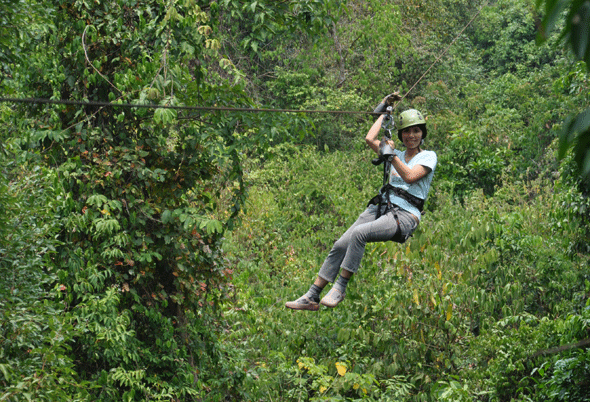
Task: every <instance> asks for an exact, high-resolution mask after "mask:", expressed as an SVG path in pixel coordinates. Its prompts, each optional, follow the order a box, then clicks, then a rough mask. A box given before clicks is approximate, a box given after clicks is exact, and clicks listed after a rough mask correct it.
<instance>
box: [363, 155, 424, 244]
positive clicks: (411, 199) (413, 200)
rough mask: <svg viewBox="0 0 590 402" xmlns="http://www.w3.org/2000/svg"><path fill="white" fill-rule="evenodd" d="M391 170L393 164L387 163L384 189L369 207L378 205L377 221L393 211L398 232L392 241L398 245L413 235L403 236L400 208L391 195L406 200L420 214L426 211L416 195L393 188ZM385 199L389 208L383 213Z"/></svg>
mask: <svg viewBox="0 0 590 402" xmlns="http://www.w3.org/2000/svg"><path fill="white" fill-rule="evenodd" d="M390 169H391V162H390V161H386V162H385V163H384V164H383V183H384V184H383V187H381V190H379V194H377V195H376V196H375V197H373V198H371V199H370V200H369V203H368V204H367V207H368V206H369V205H376V206H377V211H376V216H375V219H379V218H380V217H381V215H383V213H385V214H387V213H388V212H390V211H393V217H394V218H395V222H396V223H397V231H396V232H395V234H394V235H393V237H392V238H391V240H392V241H394V242H397V243H405V242H406V240H408V238H409V237H410V236H411V235H409V236H403V235H402V229H401V225H400V222H399V217H398V216H397V208H399V206H398V205H396V204H393V203H392V202H391V194H392V193H393V194H395V195H397V196H398V197H400V198H402V199H404V200H406V201H407V202H408V203H410V205H413V206H414V207H416V208H417V209H418V211H420V213H422V211H423V210H424V200H423V199H421V198H418V197H416V196H415V195H412V194H410V193H408V192H407V191H406V190H404V189H401V188H398V187H394V186H392V185H391V184H390V183H389V170H390ZM384 198H385V200H386V202H385V203H386V205H387V207H386V208H385V211H384V212H383V213H382V212H381V207H382V206H383V205H384V200H383V199H384ZM396 207H397V208H396Z"/></svg>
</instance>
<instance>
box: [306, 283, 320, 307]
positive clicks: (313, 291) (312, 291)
mask: <svg viewBox="0 0 590 402" xmlns="http://www.w3.org/2000/svg"><path fill="white" fill-rule="evenodd" d="M322 290H324V288H320V287H319V286H317V285H315V284H312V285H311V287H310V288H309V290H308V291H307V293H306V294H305V296H307V297H308V298H309V299H311V300H313V301H314V302H316V303H317V302H319V301H320V293H322Z"/></svg>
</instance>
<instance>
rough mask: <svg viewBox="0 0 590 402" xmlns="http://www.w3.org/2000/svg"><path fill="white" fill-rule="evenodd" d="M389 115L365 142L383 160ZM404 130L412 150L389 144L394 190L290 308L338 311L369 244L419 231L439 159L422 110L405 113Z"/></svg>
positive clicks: (388, 189) (338, 245)
mask: <svg viewBox="0 0 590 402" xmlns="http://www.w3.org/2000/svg"><path fill="white" fill-rule="evenodd" d="M386 99H387V98H386ZM384 104H385V99H384V101H383V102H382V103H381V104H380V105H379V106H378V107H377V109H376V110H379V112H383V111H384V110H383V109H384V107H383V105H384ZM385 116H386V115H385V114H382V115H381V116H380V117H379V118H378V119H377V121H376V122H375V123H374V124H373V126H372V127H371V129H370V130H369V132H368V133H367V136H366V138H365V140H366V142H367V144H368V145H369V147H370V148H371V149H372V150H373V151H375V152H376V153H377V154H378V155H380V156H381V152H380V149H381V148H382V147H381V146H380V145H382V144H381V142H380V141H379V140H378V139H377V136H378V134H379V131H380V129H381V125H382V122H383V119H384V118H385ZM398 126H399V129H398V138H399V140H400V141H401V143H402V144H403V145H404V146H405V147H406V149H405V150H404V151H400V150H398V149H395V144H394V142H393V141H392V140H391V141H388V142H387V144H388V145H389V146H390V147H391V148H392V150H393V156H391V157H389V164H390V166H391V168H390V170H389V183H388V185H385V186H384V187H383V188H382V189H381V191H380V194H379V195H378V196H377V197H375V198H373V199H372V200H371V201H370V202H369V205H368V206H367V209H366V210H365V211H364V212H363V213H362V214H361V215H360V216H359V217H358V219H357V221H356V222H355V223H354V224H353V225H352V226H351V227H350V228H349V229H348V230H347V231H346V232H345V233H344V234H343V235H342V237H340V239H338V240H337V241H336V242H335V243H334V246H333V247H332V250H330V252H329V254H328V256H327V257H326V260H325V261H324V263H323V265H322V267H321V269H320V271H319V273H318V276H317V278H316V280H315V282H314V283H313V284H312V285H311V287H310V288H309V290H308V292H307V293H306V294H304V295H303V296H301V297H300V298H299V299H297V300H295V301H290V302H287V303H286V307H288V308H291V309H295V310H311V311H317V310H318V309H319V305H320V304H323V305H324V306H326V307H336V305H338V303H340V302H341V301H342V300H344V297H345V296H346V286H347V284H348V281H349V279H350V278H351V277H352V275H353V274H355V273H356V272H357V270H358V268H359V265H360V262H361V259H362V257H363V254H364V251H365V245H366V244H367V243H371V242H380V241H389V240H395V241H398V242H404V241H405V240H406V239H407V238H408V237H410V236H411V235H412V233H413V232H414V230H416V228H417V227H418V224H419V223H420V217H421V215H422V214H421V211H422V206H423V204H424V201H425V200H426V197H427V196H428V191H429V190H430V183H431V182H432V178H433V176H434V169H435V167H436V163H437V157H436V153H434V152H433V151H425V150H423V149H422V148H421V146H422V143H423V141H424V139H425V138H426V134H427V130H426V120H425V119H424V117H423V116H422V114H421V113H420V112H419V111H417V110H415V109H410V110H406V111H404V112H402V113H401V114H400V116H399V121H398ZM341 268H342V269H341ZM339 271H341V272H340V275H339V276H338V278H337V279H336V276H337V275H338V273H339ZM334 281H335V282H334ZM328 282H332V283H334V286H332V289H331V290H330V292H328V294H326V296H324V297H323V298H322V299H321V301H320V293H321V292H322V290H323V289H324V287H325V286H326V285H327V284H328Z"/></svg>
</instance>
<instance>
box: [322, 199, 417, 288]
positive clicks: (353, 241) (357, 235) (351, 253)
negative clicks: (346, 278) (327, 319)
mask: <svg viewBox="0 0 590 402" xmlns="http://www.w3.org/2000/svg"><path fill="white" fill-rule="evenodd" d="M382 208H383V210H384V209H385V206H383V207H382ZM395 211H396V212H397V217H398V219H399V224H400V226H401V231H402V234H403V235H407V236H409V235H411V234H412V233H413V232H414V230H416V228H417V227H418V221H417V220H416V218H415V217H414V215H412V214H411V213H409V212H408V211H406V210H403V209H400V208H397V207H396V208H395ZM376 212H377V206H375V205H370V206H369V207H368V208H367V209H366V210H365V211H364V212H363V213H362V214H361V215H360V216H359V217H358V219H357V220H356V222H355V223H354V224H353V225H352V226H351V227H350V228H348V230H347V231H346V232H345V233H344V234H343V235H342V236H341V237H340V239H338V240H336V242H335V243H334V246H332V250H330V252H329V253H328V256H327V257H326V260H325V261H324V263H323V264H322V268H321V269H320V272H319V274H318V276H319V277H321V278H323V279H325V280H327V281H329V282H334V280H336V276H337V275H338V273H339V272H340V267H342V268H344V269H345V270H347V271H350V272H352V273H356V272H357V271H358V268H359V265H360V263H361V259H362V258H363V254H364V253H365V246H366V244H367V243H374V242H384V241H389V240H391V239H392V237H393V235H394V234H395V233H396V232H397V227H398V225H397V222H396V220H395V217H394V215H393V212H394V211H393V210H391V211H389V212H388V213H387V214H383V215H381V216H380V217H379V218H378V219H375V218H376Z"/></svg>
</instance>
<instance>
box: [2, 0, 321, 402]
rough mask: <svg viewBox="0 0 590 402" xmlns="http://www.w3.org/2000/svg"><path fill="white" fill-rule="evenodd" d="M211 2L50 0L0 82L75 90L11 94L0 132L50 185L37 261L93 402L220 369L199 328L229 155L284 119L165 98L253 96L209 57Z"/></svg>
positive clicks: (256, 144) (224, 210)
mask: <svg viewBox="0 0 590 402" xmlns="http://www.w3.org/2000/svg"><path fill="white" fill-rule="evenodd" d="M48 4H49V3H48ZM317 5H319V3H318V4H316V6H317ZM47 6H48V7H50V6H49V5H47ZM211 6H212V4H209V3H207V5H203V7H200V6H199V4H198V3H197V2H195V1H190V0H189V1H180V0H179V1H176V0H170V1H161V0H144V1H140V2H138V1H135V0H123V1H118V2H88V1H85V0H78V1H73V2H72V1H64V0H54V1H53V3H52V5H51V7H50V8H51V9H52V10H53V12H54V20H53V24H54V28H53V29H51V31H50V32H49V34H48V35H45V36H43V37H42V38H41V40H39V42H38V43H37V44H36V48H35V49H34V50H35V52H33V53H31V55H30V56H31V57H30V58H29V59H28V60H27V62H26V63H23V64H22V65H20V66H15V67H14V68H15V70H16V71H17V72H18V77H19V79H18V81H16V80H6V81H5V82H3V84H6V85H10V86H11V87H12V88H14V89H13V90H14V91H15V92H20V93H22V94H23V96H26V97H35V98H53V99H60V100H72V101H89V102H90V103H88V104H75V105H50V106H48V105H43V104H34V105H25V106H19V107H18V110H17V112H16V113H13V114H12V115H11V117H10V118H7V120H9V119H12V121H13V122H14V127H15V128H14V129H10V130H8V131H6V133H7V134H6V135H12V136H14V138H13V141H14V142H15V143H16V146H18V147H19V148H20V150H21V151H27V152H28V153H29V154H39V155H40V158H41V160H42V161H43V162H44V163H45V165H46V166H47V167H48V168H50V169H51V170H52V171H54V172H55V174H56V175H57V176H56V177H58V178H59V184H60V186H61V187H62V188H63V194H62V195H61V200H62V201H63V202H62V203H58V204H56V205H58V206H56V208H55V209H54V210H53V211H52V212H53V213H55V214H56V219H57V225H58V228H59V229H58V230H57V236H56V239H57V240H58V244H59V246H58V247H57V248H56V252H55V254H52V255H48V257H51V262H50V265H51V268H53V269H55V270H57V280H58V283H57V284H56V289H57V291H58V293H59V294H60V295H61V298H62V303H63V304H64V305H65V306H66V312H67V313H68V316H70V317H72V318H71V320H72V321H73V322H72V324H73V326H74V327H75V328H76V336H75V337H74V338H73V339H72V340H71V345H72V350H71V355H70V356H71V358H72V361H73V365H74V367H73V368H74V370H75V372H76V373H78V375H79V379H80V380H81V381H82V383H84V384H89V383H92V384H94V385H97V386H99V388H97V389H90V390H89V392H91V393H94V395H93V396H94V397H95V398H96V399H100V400H121V399H128V400H132V399H134V398H135V399H138V400H147V399H150V400H154V399H166V400H170V399H183V400H191V399H198V398H200V397H202V396H203V395H205V394H206V393H207V392H206V388H207V385H206V384H207V383H208V381H218V380H219V379H220V378H222V377H223V376H224V375H227V376H230V375H233V374H228V373H222V372H221V371H222V370H223V365H222V364H218V363H219V357H220V352H219V350H218V348H219V345H218V344H217V343H216V340H215V339H216V336H215V333H216V331H217V327H218V325H217V324H218V323H217V319H218V317H219V316H218V314H217V312H216V308H217V305H218V303H219V301H220V300H221V299H222V298H223V297H224V295H225V290H224V289H226V288H227V287H228V286H229V281H230V277H231V271H230V270H229V269H228V267H226V266H225V264H224V262H223V258H222V250H221V241H222V238H223V235H224V232H225V231H226V230H228V229H231V228H232V226H233V225H234V224H235V222H236V219H237V216H238V213H239V211H240V210H241V208H242V206H243V204H244V201H245V197H246V187H245V185H244V180H243V171H242V160H243V158H245V157H246V156H247V155H248V154H249V153H252V152H263V151H264V149H265V148H267V147H268V145H269V144H271V143H272V142H273V141H274V140H275V139H276V138H278V137H281V136H285V133H287V130H286V127H289V132H297V127H296V125H297V118H296V117H293V116H287V115H281V116H278V117H274V116H273V117H269V116H268V115H262V114H241V115H238V114H235V113H230V112H227V113H220V112H216V111H211V112H207V111H203V112H200V113H197V112H195V111H193V110H186V109H185V110H179V109H173V108H170V107H181V106H183V105H199V106H252V105H253V101H252V99H251V98H250V97H249V96H248V95H247V94H246V91H245V90H244V82H243V80H242V79H241V74H240V72H239V71H238V70H237V69H236V67H235V66H234V65H233V64H232V62H231V61H230V60H228V59H225V58H223V57H221V55H220V54H219V53H218V50H219V47H220V45H219V40H218V38H217V37H215V35H214V32H215V29H214V26H215V25H214V24H215V23H216V21H215V19H214V18H211V14H210V13H211V10H212V8H213V7H211ZM311 6H314V4H313V2H310V7H311ZM271 9H272V6H270V5H269V6H268V10H271ZM310 10H311V11H313V7H312V8H310ZM11 46H12V44H11ZM92 101H96V102H105V101H107V102H112V103H113V105H112V106H109V107H105V106H98V105H96V104H93V103H91V102H92ZM123 103H125V104H148V103H149V104H155V105H160V106H162V107H161V108H149V109H148V108H130V107H124V106H120V107H117V106H116V105H117V104H123ZM14 109H15V110H16V109H17V106H14ZM277 120H278V121H282V123H274V122H276V121H277ZM271 123H274V124H276V125H277V126H278V127H279V129H271V128H268V129H265V127H268V126H269V125H270V124H271ZM280 127H285V129H283V132H281V129H280ZM17 131H18V133H19V135H18V136H17V135H16V133H17ZM236 378H237V380H239V376H238V377H236Z"/></svg>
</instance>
